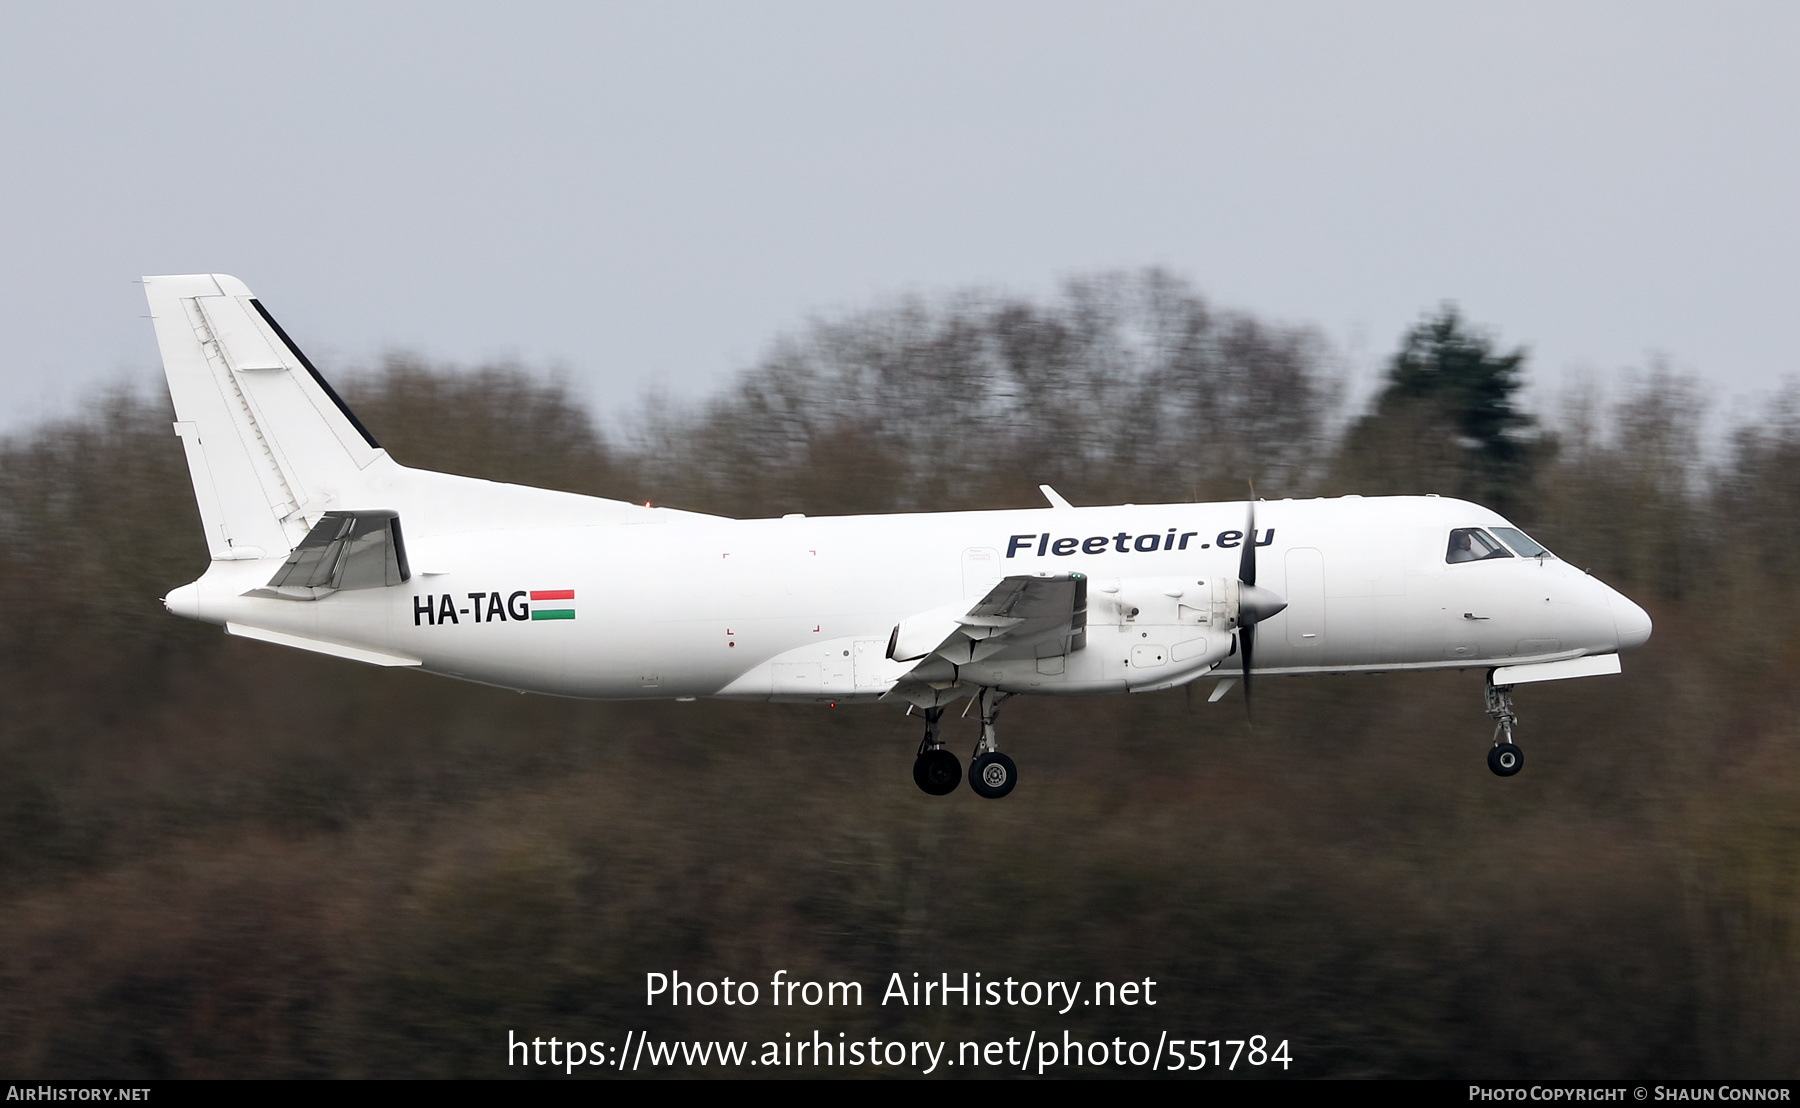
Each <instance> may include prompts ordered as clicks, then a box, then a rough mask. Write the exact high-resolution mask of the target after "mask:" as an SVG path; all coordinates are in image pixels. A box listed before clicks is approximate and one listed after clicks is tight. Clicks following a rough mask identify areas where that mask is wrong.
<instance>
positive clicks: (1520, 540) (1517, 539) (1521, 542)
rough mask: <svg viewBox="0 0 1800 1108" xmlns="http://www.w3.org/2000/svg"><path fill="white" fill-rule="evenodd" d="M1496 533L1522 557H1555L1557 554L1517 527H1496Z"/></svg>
mask: <svg viewBox="0 0 1800 1108" xmlns="http://www.w3.org/2000/svg"><path fill="white" fill-rule="evenodd" d="M1494 534H1496V535H1499V536H1500V538H1501V539H1502V540H1504V541H1505V543H1506V545H1508V546H1510V547H1512V548H1513V553H1514V554H1517V555H1518V556H1519V557H1521V558H1554V557H1556V555H1554V554H1552V553H1550V552H1549V551H1548V550H1545V549H1544V548H1543V547H1541V546H1539V545H1538V544H1537V543H1535V542H1532V541H1531V536H1530V535H1527V534H1526V533H1525V532H1523V531H1521V530H1519V529H1518V528H1517V527H1496V528H1494Z"/></svg>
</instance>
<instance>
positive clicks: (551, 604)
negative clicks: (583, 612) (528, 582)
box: [531, 589, 575, 620]
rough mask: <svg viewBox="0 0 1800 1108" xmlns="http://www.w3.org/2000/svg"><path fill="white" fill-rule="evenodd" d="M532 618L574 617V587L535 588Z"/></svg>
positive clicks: (532, 599) (532, 596) (532, 591)
mask: <svg viewBox="0 0 1800 1108" xmlns="http://www.w3.org/2000/svg"><path fill="white" fill-rule="evenodd" d="M531 618H532V619H534V620H536V619H574V618H575V590H574V589H533V590H531Z"/></svg>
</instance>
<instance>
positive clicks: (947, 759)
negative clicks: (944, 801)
mask: <svg viewBox="0 0 1800 1108" xmlns="http://www.w3.org/2000/svg"><path fill="white" fill-rule="evenodd" d="M943 718H944V710H943V709H942V708H927V709H925V737H924V738H923V739H922V740H920V742H919V756H918V757H917V758H914V759H913V781H914V782H915V783H917V784H918V786H919V788H921V789H923V790H925V791H926V792H927V793H929V794H931V795H932V796H944V795H945V794H947V793H953V792H955V791H956V786H957V783H958V782H960V781H961V780H962V763H961V762H959V761H957V760H956V755H954V754H952V753H950V752H949V751H948V750H945V749H944V741H943V740H942V739H940V738H938V722H939V721H940V720H942V719H943Z"/></svg>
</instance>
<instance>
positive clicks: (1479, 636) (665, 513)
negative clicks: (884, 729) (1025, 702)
mask: <svg viewBox="0 0 1800 1108" xmlns="http://www.w3.org/2000/svg"><path fill="white" fill-rule="evenodd" d="M144 284H145V288H146V293H147V295H148V297H149V300H150V311H151V317H152V319H153V320H154V321H155V327H156V339H157V343H158V345H159V346H160V347H161V350H162V358H163V368H164V370H165V371H166V373H167V374H168V379H169V392H170V395H171V396H172V397H173V399H174V402H175V414H176V419H177V422H176V424H175V433H176V434H177V435H179V436H180V438H181V441H182V445H183V447H184V448H185V449H186V451H187V460H188V468H189V470H190V472H191V473H192V475H193V481H194V494H195V497H196V499H197V500H198V501H199V506H200V519H201V522H202V523H203V524H204V525H205V528H206V543H207V548H208V549H209V550H210V551H211V554H212V564H211V565H210V566H209V567H208V569H207V571H206V573H205V574H203V575H202V576H201V577H200V579H199V580H197V581H195V582H193V583H192V584H188V585H183V586H181V587H180V588H178V589H175V590H173V591H172V592H170V593H169V595H168V596H167V597H166V598H165V599H164V603H165V604H166V605H167V607H168V609H169V610H170V611H171V612H174V613H176V614H177V615H182V616H187V617H189V618H191V619H201V620H206V621H208V622H211V623H221V624H224V625H225V628H226V630H227V631H229V632H230V633H232V634H234V635H242V636H244V637H246V638H252V639H260V640H262V641H264V642H271V643H278V644H280V645H283V646H291V647H298V648H300V649H302V650H311V651H316V652H318V653H321V654H330V655H333V656H335V657H339V658H348V659H352V660H354V661H359V662H368V663H372V664H374V665H383V666H411V667H415V668H417V669H421V670H424V671H427V672H430V673H441V674H445V675H447V676H451V677H460V678H463V679H464V680H468V681H478V682H481V683H484V684H489V685H498V686H502V687H505V688H510V689H517V690H519V691H521V692H538V693H549V694H554V695H559V696H575V697H593V698H607V699H626V698H673V699H676V700H691V699H694V698H696V697H702V696H707V697H720V698H726V699H736V700H767V701H777V702H783V701H786V702H805V703H814V702H816V703H834V704H835V703H846V704H848V703H857V702H875V701H889V702H895V703H904V704H907V705H908V709H907V710H908V713H909V714H910V713H911V712H912V711H913V710H914V709H920V710H922V712H923V715H924V720H925V737H924V740H923V741H922V742H921V743H920V746H919V753H918V756H917V758H916V760H915V762H914V768H913V776H914V779H915V780H916V781H917V782H918V785H919V787H920V788H922V789H924V790H925V791H926V792H928V793H931V794H934V795H942V794H944V793H948V792H950V791H952V790H954V789H955V788H956V786H957V783H958V782H959V781H960V780H961V778H962V776H963V774H962V765H961V763H960V762H959V761H958V760H957V757H956V755H955V754H953V753H951V752H950V751H948V750H946V749H944V746H943V743H942V741H941V738H940V735H939V723H940V719H941V717H942V715H943V712H944V709H945V706H946V705H949V704H951V703H953V702H955V701H957V700H960V699H963V698H972V700H973V703H972V706H978V707H979V709H980V712H979V714H980V719H981V733H980V740H979V742H978V743H977V744H976V747H975V752H974V755H973V759H972V761H971V763H970V766H969V772H968V777H969V784H970V786H971V787H972V788H973V789H974V790H975V791H976V792H977V793H979V794H981V795H982V796H986V797H1000V796H1005V795H1006V794H1007V793H1009V792H1011V791H1012V788H1013V786H1014V784H1015V783H1016V781H1017V776H1018V771H1017V768H1016V766H1015V765H1014V764H1013V761H1012V759H1010V758H1008V757H1007V756H1006V755H1005V754H1002V753H1001V752H1000V751H999V749H998V744H997V739H996V733H995V728H994V718H995V715H996V713H997V712H998V710H999V707H1000V704H1001V702H1002V701H1004V700H1005V699H1007V698H1008V697H1011V696H1015V695H1018V694H1021V693H1034V694H1044V695H1069V694H1085V693H1106V692H1154V691H1156V690H1159V689H1171V688H1175V687H1176V686H1179V685H1185V684H1187V683H1188V682H1190V681H1194V680H1196V679H1198V678H1202V677H1211V678H1214V679H1216V680H1217V681H1218V683H1217V685H1216V687H1215V689H1214V692H1213V695H1212V699H1213V700H1214V701H1216V700H1218V699H1219V698H1220V697H1221V696H1223V695H1224V693H1225V691H1226V690H1227V689H1228V688H1229V687H1230V686H1231V685H1232V684H1233V683H1234V682H1235V681H1238V680H1241V681H1243V683H1244V692H1245V694H1246V696H1247V695H1248V694H1249V692H1250V678H1251V675H1252V672H1253V671H1254V672H1257V673H1270V674H1303V673H1355V672H1376V671H1387V670H1402V669H1446V668H1455V669H1464V668H1469V667H1481V668H1484V669H1487V670H1488V681H1487V708H1488V712H1489V714H1490V715H1492V716H1493V717H1494V718H1495V719H1496V720H1497V721H1498V723H1497V725H1496V727H1495V732H1494V744H1493V747H1492V749H1491V750H1490V752H1489V755H1488V765H1489V767H1490V768H1491V769H1492V770H1493V771H1494V772H1495V773H1496V774H1499V775H1501V776H1503V777H1504V776H1511V775H1512V774H1514V773H1517V772H1518V771H1519V768H1520V766H1521V764H1522V760H1523V755H1522V754H1521V752H1520V750H1519V748H1518V746H1516V745H1515V744H1514V743H1513V741H1512V740H1513V726H1514V723H1515V722H1516V717H1515V715H1514V712H1513V704H1512V697H1511V689H1512V686H1514V685H1518V684H1522V683H1526V682H1532V681H1544V680H1555V679H1560V678H1569V677H1585V676H1591V675H1595V674H1606V673H1617V672H1619V659H1618V653H1617V652H1618V651H1620V650H1628V649H1630V648H1632V647H1635V646H1638V645H1640V644H1641V643H1643V642H1644V641H1645V640H1646V639H1647V638H1649V636H1650V618H1649V617H1648V616H1647V615H1646V614H1645V613H1644V610H1643V609H1642V608H1640V607H1638V606H1637V605H1636V604H1634V603H1632V602H1631V601H1630V600H1628V599H1626V598H1625V597H1624V596H1622V595H1620V594H1619V593H1618V592H1616V591H1614V590H1613V589H1611V588H1609V587H1607V586H1606V585H1604V584H1602V583H1601V582H1600V581H1598V580H1596V579H1595V578H1593V577H1591V576H1589V575H1588V574H1587V573H1585V572H1583V571H1581V570H1579V569H1576V568H1575V567H1573V566H1571V565H1569V564H1567V563H1566V562H1562V561H1560V560H1558V559H1557V558H1556V557H1555V556H1554V555H1552V554H1551V553H1550V552H1549V551H1547V550H1545V549H1544V548H1543V547H1541V546H1539V545H1538V544H1537V543H1535V542H1533V541H1532V540H1531V539H1530V538H1528V537H1527V536H1526V535H1525V534H1524V533H1523V532H1522V531H1520V530H1519V529H1518V528H1516V527H1513V526H1512V525H1511V524H1509V523H1508V522H1507V521H1506V520H1505V519H1503V518H1502V517H1500V516H1499V515H1497V514H1495V513H1494V512H1491V511H1489V510H1487V509H1486V508H1482V507H1480V506H1478V505H1475V504H1470V503H1467V502H1464V501H1460V500H1450V499H1443V498H1438V497H1432V496H1424V497H1411V496H1396V497H1380V498H1370V499H1364V498H1362V497H1356V496H1346V497H1340V498H1338V499H1333V500H1324V499H1320V500H1300V501H1296V500H1281V501H1260V502H1254V503H1252V504H1250V505H1249V506H1248V507H1246V505H1244V504H1241V503H1237V504H1234V503H1224V504H1153V505H1131V504H1125V505H1117V506H1112V507H1091V508H1077V507H1074V506H1072V505H1071V504H1069V503H1068V502H1067V501H1066V500H1064V499H1063V498H1062V497H1060V496H1058V495H1057V494H1056V493H1055V492H1054V491H1053V490H1051V489H1050V488H1049V487H1048V486H1045V487H1044V494H1045V496H1046V498H1047V499H1048V500H1049V501H1050V504H1051V506H1050V507H1048V508H1038V509H1030V510H1022V511H988V512H934V513H918V514H906V515H885V516H842V517H826V518H807V517H804V516H798V515H792V516H783V517H782V518H780V519H752V520H737V519H727V518H723V517H719V516H710V515H702V514H698V513H694V512H683V511H676V510H672V509H668V508H653V507H650V506H648V505H643V506H640V505H636V504H627V503H623V502H620V501H616V500H603V499H600V498H597V497H590V496H578V495H575V494H572V493H565V492H551V491H547V490H544V489H535V488H527V487H524V486H520V485H507V484H499V483H496V482H492V481H482V480H477V479H475V478H471V477H458V476H453V475H450V474H445V473H433V472H430V471H426V470H417V469H408V468H406V467H405V466H403V465H400V464H399V463H398V462H396V461H394V460H393V459H392V458H391V457H389V456H388V454H387V452H386V451H384V450H383V449H382V448H381V447H380V446H379V445H377V444H376V442H375V439H374V437H373V436H371V435H370V434H369V432H368V430H367V429H366V428H364V427H363V425H362V424H361V423H360V422H358V420H357V418H356V417H355V416H354V415H352V414H351V412H350V409H349V408H348V407H346V406H345V404H344V402H343V401H342V400H340V399H339V398H338V396H337V394H336V393H335V392H333V391H332V389H331V386H330V385H328V384H326V383H325V379H324V378H323V377H321V376H320V375H319V372H318V370H316V369H314V368H313V366H312V363H310V362H309V361H307V359H306V356H305V355H303V354H301V353H300V350H299V348H298V347H296V346H295V345H294V344H293V343H292V342H291V341H290V340H289V339H288V337H287V334H286V333H285V332H284V331H283V330H282V329H281V327H280V326H279V325H277V324H276V322H275V319H274V317H272V316H271V315H270V314H269V313H268V311H266V310H265V309H264V308H263V306H262V305H261V304H260V303H258V302H257V300H256V299H255V297H253V296H252V295H251V293H250V290H249V289H248V288H246V287H245V286H244V284H243V282H241V281H239V280H237V279H236V278H235V277H227V276H223V275H220V274H210V275H208V274H195V275H190V276H173V277H147V278H145V279H144ZM966 711H967V709H965V714H966Z"/></svg>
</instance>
